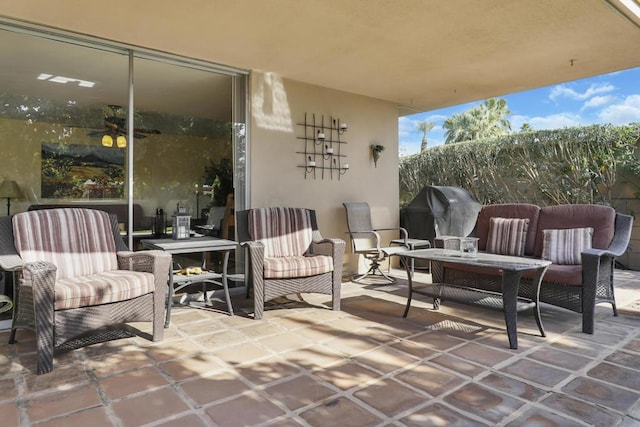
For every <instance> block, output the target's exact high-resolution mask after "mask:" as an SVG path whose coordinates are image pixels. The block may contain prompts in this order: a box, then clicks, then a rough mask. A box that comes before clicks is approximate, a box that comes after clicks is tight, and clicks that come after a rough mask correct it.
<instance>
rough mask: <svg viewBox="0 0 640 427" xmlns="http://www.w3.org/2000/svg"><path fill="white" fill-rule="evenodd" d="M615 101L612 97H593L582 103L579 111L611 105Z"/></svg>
mask: <svg viewBox="0 0 640 427" xmlns="http://www.w3.org/2000/svg"><path fill="white" fill-rule="evenodd" d="M615 100H616V97H615V96H613V95H605V96H594V97H593V98H591V99H589V100H588V101H587V102H585V103H584V105H583V106H582V108H581V110H584V109H586V108H595V107H602V106H603V105H607V104H611V103H612V102H613V101H615Z"/></svg>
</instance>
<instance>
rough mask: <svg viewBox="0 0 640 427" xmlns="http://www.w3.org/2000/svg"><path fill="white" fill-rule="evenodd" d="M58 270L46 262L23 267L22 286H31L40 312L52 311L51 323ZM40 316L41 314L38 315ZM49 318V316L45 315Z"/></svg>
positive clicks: (28, 264)
mask: <svg viewBox="0 0 640 427" xmlns="http://www.w3.org/2000/svg"><path fill="white" fill-rule="evenodd" d="M57 270H58V269H57V268H56V266H55V265H54V264H52V263H50V262H44V261H36V262H27V263H25V264H24V265H23V266H22V278H21V281H20V286H31V288H32V289H33V297H34V299H35V306H36V307H37V308H38V310H40V309H42V310H47V311H48V310H49V308H50V309H51V321H52V322H53V307H54V305H55V293H54V288H55V284H56V272H57ZM38 316H40V313H38ZM44 316H45V317H48V314H44Z"/></svg>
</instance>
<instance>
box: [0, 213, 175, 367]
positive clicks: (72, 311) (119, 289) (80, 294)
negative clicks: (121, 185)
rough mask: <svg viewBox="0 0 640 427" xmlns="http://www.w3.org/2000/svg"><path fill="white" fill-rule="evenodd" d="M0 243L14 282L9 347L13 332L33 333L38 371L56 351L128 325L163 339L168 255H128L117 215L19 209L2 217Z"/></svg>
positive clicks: (0, 260) (0, 263) (0, 262)
mask: <svg viewBox="0 0 640 427" xmlns="http://www.w3.org/2000/svg"><path fill="white" fill-rule="evenodd" d="M0 242H1V244H0V267H1V268H2V269H5V270H14V271H17V272H18V278H19V280H18V283H17V286H16V287H15V295H14V297H15V312H14V318H13V323H12V326H11V335H10V338H9V343H10V344H13V343H15V336H16V330H17V329H20V328H26V329H31V330H34V331H35V332H36V342H37V365H38V366H37V372H38V374H44V373H47V372H50V371H51V370H52V369H53V352H54V350H56V349H73V348H78V347H81V346H84V345H88V344H93V343H95V342H100V341H104V340H108V339H113V338H115V337H122V336H131V335H130V334H128V333H124V334H123V333H122V331H123V330H125V329H123V328H122V326H123V324H125V323H128V322H152V323H153V328H152V329H153V332H152V334H153V337H152V339H153V340H154V341H159V340H161V339H162V336H163V330H164V328H163V326H164V307H165V300H166V296H167V277H168V271H169V268H170V265H171V255H169V254H167V253H166V252H162V251H142V252H130V251H127V247H126V246H125V244H124V242H123V241H122V238H121V236H120V233H119V230H118V222H117V219H116V218H115V216H113V215H111V216H109V215H108V214H107V213H106V212H103V211H97V210H93V209H77V208H73V209H48V210H39V211H35V212H24V213H20V214H17V215H15V216H14V217H13V218H11V217H2V218H0ZM125 332H126V331H125Z"/></svg>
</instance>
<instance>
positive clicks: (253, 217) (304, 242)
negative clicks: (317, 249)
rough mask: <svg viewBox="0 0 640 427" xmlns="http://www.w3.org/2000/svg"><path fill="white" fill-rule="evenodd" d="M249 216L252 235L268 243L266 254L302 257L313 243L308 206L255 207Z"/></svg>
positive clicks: (255, 238)
mask: <svg viewBox="0 0 640 427" xmlns="http://www.w3.org/2000/svg"><path fill="white" fill-rule="evenodd" d="M248 219H249V235H250V236H251V239H252V240H254V241H258V242H261V243H262V244H263V245H264V256H265V257H270V258H278V257H289V256H302V255H304V253H305V252H306V251H307V249H309V245H311V241H312V236H313V230H312V228H311V216H310V215H309V211H308V210H307V209H297V208H259V209H252V210H251V211H249V218H248Z"/></svg>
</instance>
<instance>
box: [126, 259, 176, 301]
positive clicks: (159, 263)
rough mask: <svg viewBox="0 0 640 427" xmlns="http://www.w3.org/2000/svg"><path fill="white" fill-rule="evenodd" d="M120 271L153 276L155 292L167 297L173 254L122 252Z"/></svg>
mask: <svg viewBox="0 0 640 427" xmlns="http://www.w3.org/2000/svg"><path fill="white" fill-rule="evenodd" d="M117 256H118V268H119V269H120V270H130V271H142V272H146V273H152V274H153V278H154V279H153V281H154V283H155V292H156V293H157V294H159V295H166V294H167V292H168V287H167V283H169V274H170V273H171V254H169V253H167V252H164V251H157V250H149V251H139V252H130V251H121V252H118V253H117Z"/></svg>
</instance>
